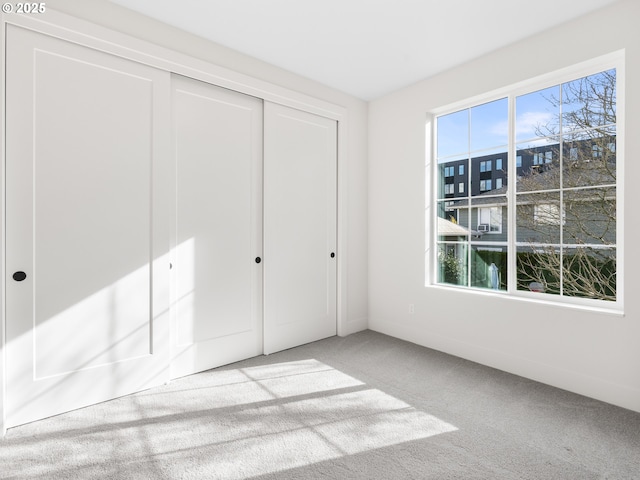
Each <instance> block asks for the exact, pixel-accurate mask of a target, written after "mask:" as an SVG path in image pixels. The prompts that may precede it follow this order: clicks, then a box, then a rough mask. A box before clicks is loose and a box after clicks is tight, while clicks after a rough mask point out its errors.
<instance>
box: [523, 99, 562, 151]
mask: <svg viewBox="0 0 640 480" xmlns="http://www.w3.org/2000/svg"><path fill="white" fill-rule="evenodd" d="M559 120H560V86H554V87H550V88H546V89H544V90H539V91H537V92H533V93H529V94H527V95H521V96H519V97H517V98H516V141H517V142H521V141H523V140H529V139H533V138H538V137H546V136H550V135H557V134H558V133H559V132H560V125H559V123H560V121H559Z"/></svg>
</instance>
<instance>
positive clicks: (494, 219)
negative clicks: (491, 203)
mask: <svg viewBox="0 0 640 480" xmlns="http://www.w3.org/2000/svg"><path fill="white" fill-rule="evenodd" d="M478 231H482V232H486V233H502V207H483V208H478Z"/></svg>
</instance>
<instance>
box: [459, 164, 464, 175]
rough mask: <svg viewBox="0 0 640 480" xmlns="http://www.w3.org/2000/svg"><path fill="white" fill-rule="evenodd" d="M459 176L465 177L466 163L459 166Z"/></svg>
mask: <svg viewBox="0 0 640 480" xmlns="http://www.w3.org/2000/svg"><path fill="white" fill-rule="evenodd" d="M458 175H464V163H461V164H460V165H458Z"/></svg>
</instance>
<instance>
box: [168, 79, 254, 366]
mask: <svg viewBox="0 0 640 480" xmlns="http://www.w3.org/2000/svg"><path fill="white" fill-rule="evenodd" d="M172 82H173V88H172V92H173V122H174V141H175V148H174V150H175V161H176V170H175V171H176V178H177V181H176V189H177V191H176V193H177V194H176V198H177V201H176V216H175V219H176V222H175V237H174V247H173V252H174V253H173V256H172V263H173V270H172V273H173V276H172V278H173V284H172V285H173V288H172V295H173V296H174V305H175V309H174V312H175V313H174V315H173V316H172V325H173V327H172V361H171V376H172V377H173V378H175V377H180V376H183V375H189V374H192V373H195V372H200V371H202V370H206V369H209V368H213V367H217V366H220V365H224V364H228V363H231V362H235V361H238V360H242V359H245V358H249V357H254V356H256V355H260V354H261V353H262V264H261V263H258V262H256V258H257V257H261V256H262V133H263V132H262V100H259V99H257V98H254V97H250V96H247V95H243V94H240V93H237V92H232V91H230V90H226V89H223V88H220V87H216V86H213V85H210V84H207V83H203V82H199V81H196V80H193V79H188V78H185V77H180V76H174V77H173V78H172Z"/></svg>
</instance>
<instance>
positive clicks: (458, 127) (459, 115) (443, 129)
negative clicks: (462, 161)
mask: <svg viewBox="0 0 640 480" xmlns="http://www.w3.org/2000/svg"><path fill="white" fill-rule="evenodd" d="M437 124H438V158H442V157H448V156H449V155H456V154H460V153H466V152H468V151H469V110H461V111H459V112H455V113H451V114H449V115H443V116H442V117H438V119H437Z"/></svg>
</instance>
